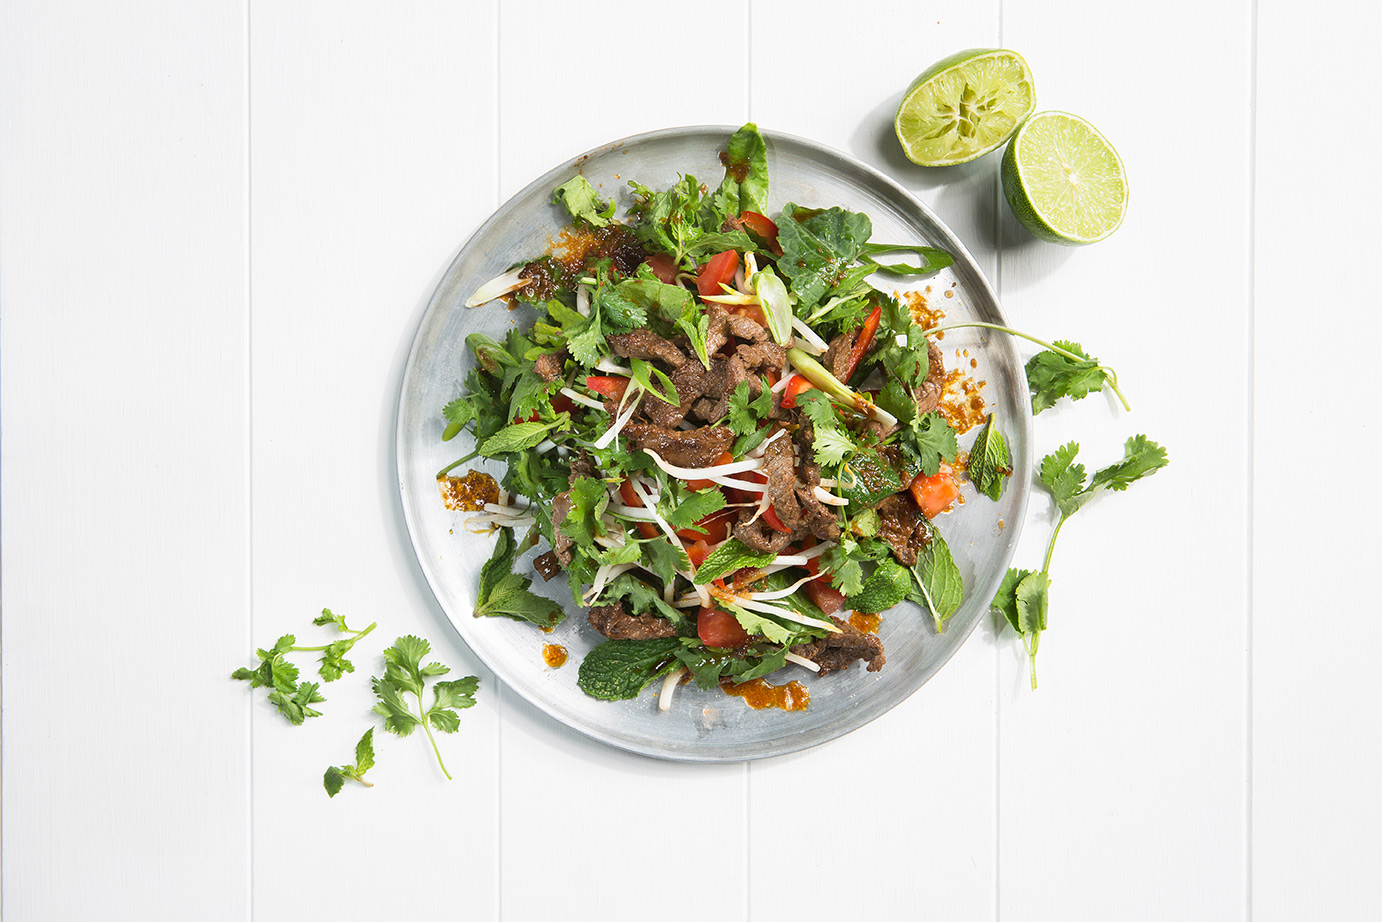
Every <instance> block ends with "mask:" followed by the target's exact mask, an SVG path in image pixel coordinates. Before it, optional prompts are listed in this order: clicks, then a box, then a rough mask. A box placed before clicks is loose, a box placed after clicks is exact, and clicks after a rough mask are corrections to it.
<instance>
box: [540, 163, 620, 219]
mask: <svg viewBox="0 0 1382 922" xmlns="http://www.w3.org/2000/svg"><path fill="white" fill-rule="evenodd" d="M552 200H553V201H554V202H561V203H562V204H563V205H565V206H566V210H567V211H569V212H570V213H571V217H572V218H574V219H576V220H577V221H585V222H586V223H587V224H590V225H591V226H593V227H607V226H608V225H609V219H610V218H612V217H614V202H609V203H608V204H606V203H604V202H602V201H600V196H599V194H598V193H596V191H595V187H594V186H592V185H591V184H590V181H589V180H587V179H586V178H585V177H584V176H581V175H580V174H579V173H578V174H576V176H574V177H573V178H571V179H569V180H567V181H566V182H564V183H562V184H561V185H560V186H557V188H556V190H555V191H554V192H553V193H552Z"/></svg>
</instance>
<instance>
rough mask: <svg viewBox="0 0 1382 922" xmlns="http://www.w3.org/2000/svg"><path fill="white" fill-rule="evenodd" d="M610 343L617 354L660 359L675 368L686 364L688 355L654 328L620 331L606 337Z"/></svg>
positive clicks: (645, 358)
mask: <svg viewBox="0 0 1382 922" xmlns="http://www.w3.org/2000/svg"><path fill="white" fill-rule="evenodd" d="M605 341H606V342H608V343H609V348H610V350H611V351H613V352H614V354H615V355H621V356H623V357H624V358H632V359H643V360H644V361H649V360H651V359H659V360H661V361H663V362H666V363H667V364H668V365H671V366H672V367H673V368H680V367H681V366H682V365H684V364H686V356H685V354H683V353H682V351H681V350H680V349H678V348H677V347H676V346H675V345H674V344H673V343H672V341H671V340H669V339H663V338H662V337H661V336H658V335H657V334H656V333H654V332H653V331H652V330H633V331H631V332H629V333H618V334H616V335H614V336H607V337H605Z"/></svg>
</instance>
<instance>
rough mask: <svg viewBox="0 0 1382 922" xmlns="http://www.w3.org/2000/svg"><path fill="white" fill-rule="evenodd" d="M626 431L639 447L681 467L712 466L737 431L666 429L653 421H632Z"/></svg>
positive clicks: (715, 427)
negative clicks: (650, 450) (653, 423)
mask: <svg viewBox="0 0 1382 922" xmlns="http://www.w3.org/2000/svg"><path fill="white" fill-rule="evenodd" d="M623 434H624V436H625V437H627V438H628V439H629V440H630V441H632V442H633V443H634V444H635V445H636V446H638V447H639V448H650V449H652V450H653V451H655V452H657V453H658V455H660V456H661V457H662V459H663V460H664V461H667V462H669V463H671V464H676V465H678V466H680V467H709V466H711V465H712V464H714V463H715V459H716V458H718V457H720V452H722V451H725V450H726V449H727V448H729V446H730V445H731V444H733V442H734V433H733V432H732V431H731V430H729V429H726V428H724V427H723V426H702V427H701V428H699V429H663V428H662V427H661V426H654V425H652V424H651V423H629V424H628V425H627V426H625V427H624V432H623Z"/></svg>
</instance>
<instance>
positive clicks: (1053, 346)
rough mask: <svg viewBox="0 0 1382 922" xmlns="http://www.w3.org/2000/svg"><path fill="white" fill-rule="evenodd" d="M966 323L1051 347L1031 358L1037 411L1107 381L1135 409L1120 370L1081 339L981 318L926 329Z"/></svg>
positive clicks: (1030, 374) (1034, 409)
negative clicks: (1046, 335)
mask: <svg viewBox="0 0 1382 922" xmlns="http://www.w3.org/2000/svg"><path fill="white" fill-rule="evenodd" d="M965 327H980V328H982V329H985V330H997V331H998V332H1000V333H1008V334H1010V335H1012V336H1017V337H1020V338H1022V339H1025V340H1027V341H1028V342H1032V343H1036V344H1037V345H1038V346H1041V347H1042V348H1043V349H1046V350H1047V351H1046V352H1039V353H1037V354H1036V355H1034V356H1032V358H1031V359H1030V360H1029V361H1028V362H1027V383H1028V385H1030V386H1031V389H1032V412H1033V413H1040V412H1041V411H1042V410H1045V409H1049V408H1050V407H1051V406H1053V405H1054V404H1055V402H1056V401H1057V400H1059V399H1060V398H1062V397H1069V398H1070V399H1072V400H1079V399H1080V398H1081V397H1087V396H1088V395H1090V394H1092V393H1094V392H1095V391H1097V390H1099V389H1100V388H1102V387H1103V386H1104V384H1105V383H1107V384H1108V386H1109V389H1110V390H1112V391H1113V393H1114V394H1115V395H1117V397H1118V402H1119V403H1121V404H1123V409H1124V410H1126V411H1128V412H1132V407H1131V406H1130V405H1129V404H1128V398H1126V397H1124V396H1123V392H1122V391H1120V390H1119V389H1118V375H1117V373H1116V372H1114V370H1113V368H1112V367H1110V366H1108V365H1104V364H1102V363H1101V362H1100V361H1099V360H1098V359H1096V358H1094V357H1093V356H1090V355H1086V354H1085V351H1084V349H1083V348H1082V347H1081V346H1080V344H1079V343H1072V342H1069V341H1067V340H1062V339H1058V340H1056V341H1055V342H1054V343H1048V342H1046V340H1044V339H1037V338H1036V337H1035V336H1032V335H1030V334H1028V333H1023V332H1022V331H1021V330H1014V329H1013V328H1012V327H1005V326H1003V325H1002V324H998V323H984V322H983V321H980V320H971V321H966V322H963V323H946V324H942V325H941V326H938V327H931V328H930V329H929V330H927V331H926V335H927V336H931V335H933V334H936V333H944V332H946V331H947V330H959V329H963V328H965Z"/></svg>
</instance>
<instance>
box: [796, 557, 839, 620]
mask: <svg viewBox="0 0 1382 922" xmlns="http://www.w3.org/2000/svg"><path fill="white" fill-rule="evenodd" d="M811 562H812V563H815V561H814V560H812V561H811ZM803 588H805V589H806V595H807V596H809V597H810V599H811V601H812V602H813V603H814V604H815V606H816V607H817V608H819V609H820V610H821V611H823V612H825V613H826V614H827V615H833V614H835V612H837V611H839V610H840V609H841V608H843V607H844V604H845V596H844V593H842V592H840V590H838V589H836V588H834V587H833V586H828V585H826V582H825V580H824V579H813V580H811V582H809V583H807V584H806V585H805V587H803Z"/></svg>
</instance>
